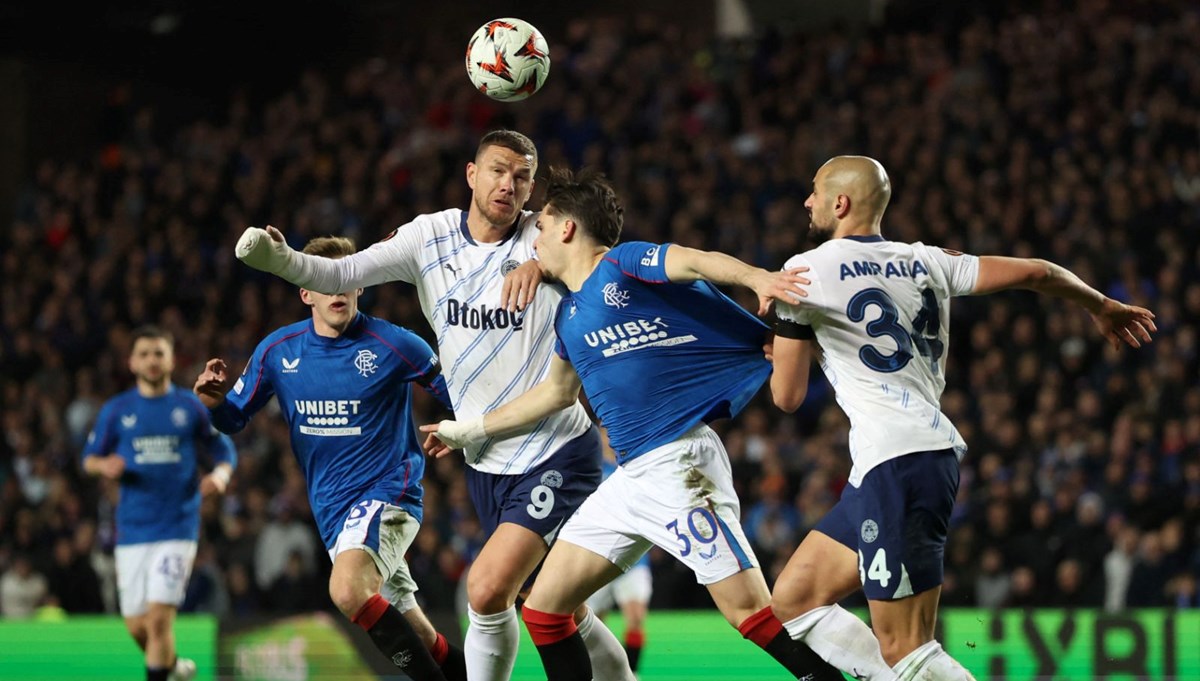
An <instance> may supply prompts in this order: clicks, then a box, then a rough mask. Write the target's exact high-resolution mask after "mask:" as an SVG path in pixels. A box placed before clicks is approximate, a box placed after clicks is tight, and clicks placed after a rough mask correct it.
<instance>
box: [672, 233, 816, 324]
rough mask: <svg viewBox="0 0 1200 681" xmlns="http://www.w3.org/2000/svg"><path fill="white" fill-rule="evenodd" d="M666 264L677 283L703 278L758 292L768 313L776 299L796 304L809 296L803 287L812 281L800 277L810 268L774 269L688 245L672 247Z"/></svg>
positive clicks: (762, 308) (762, 309) (760, 307)
mask: <svg viewBox="0 0 1200 681" xmlns="http://www.w3.org/2000/svg"><path fill="white" fill-rule="evenodd" d="M663 267H664V269H665V270H666V273H667V278H668V279H670V280H671V281H674V282H689V281H696V280H697V279H703V280H704V281H709V282H712V283H714V284H719V285H728V286H744V287H746V288H748V289H750V290H751V291H754V292H755V293H756V294H758V313H759V314H760V315H764V314H766V313H767V311H768V310H769V309H770V306H771V301H773V300H778V301H782V302H786V303H795V302H796V301H797V300H799V299H800V298H803V297H805V296H807V295H808V294H807V293H806V292H805V291H804V289H803V288H802V287H804V286H808V285H809V284H810V283H812V282H810V281H809V280H808V279H806V278H804V277H802V276H800V273H801V272H806V271H808V268H807V267H798V268H794V269H790V270H787V271H784V272H770V271H767V270H764V269H763V268H761V267H754V266H752V265H748V264H746V263H744V262H742V261H741V260H738V259H737V258H735V257H733V256H731V255H726V254H724V253H717V252H715V251H700V250H696V249H694V248H687V247H685V246H674V245H673V246H671V247H670V248H668V249H667V255H666V260H665V261H664V265H663Z"/></svg>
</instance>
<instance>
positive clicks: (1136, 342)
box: [972, 256, 1158, 348]
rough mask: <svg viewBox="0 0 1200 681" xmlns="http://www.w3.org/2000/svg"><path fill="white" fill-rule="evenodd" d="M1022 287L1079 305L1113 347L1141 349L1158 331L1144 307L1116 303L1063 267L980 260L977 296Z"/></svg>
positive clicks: (1025, 261)
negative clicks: (1089, 315) (1123, 346)
mask: <svg viewBox="0 0 1200 681" xmlns="http://www.w3.org/2000/svg"><path fill="white" fill-rule="evenodd" d="M1012 288H1023V289H1028V290H1030V291H1036V292H1038V293H1043V294H1045V295H1049V296H1054V297H1056V298H1062V299H1064V300H1068V301H1070V302H1073V303H1076V304H1077V305H1080V306H1081V307H1083V308H1084V309H1086V310H1087V311H1088V313H1089V314H1091V315H1092V321H1093V322H1094V323H1095V324H1096V328H1097V330H1098V331H1099V332H1100V334H1101V335H1103V336H1104V337H1105V338H1106V339H1107V340H1108V342H1109V343H1110V344H1111V345H1112V346H1113V347H1114V348H1119V347H1120V346H1121V344H1122V343H1124V344H1126V345H1129V346H1131V347H1135V348H1138V347H1141V345H1142V343H1149V342H1151V335H1150V334H1151V333H1153V332H1154V331H1157V330H1158V328H1157V327H1156V326H1155V325H1154V313H1153V312H1151V311H1150V310H1147V309H1145V308H1142V307H1137V306H1134V305H1127V304H1125V303H1122V302H1120V301H1118V300H1113V299H1112V298H1109V297H1108V296H1106V295H1104V294H1103V293H1101V292H1099V291H1097V290H1096V289H1094V288H1092V287H1091V286H1088V285H1087V284H1086V283H1085V282H1084V281H1083V280H1082V279H1080V278H1079V277H1078V276H1076V275H1075V273H1074V272H1072V271H1070V270H1068V269H1067V268H1065V267H1062V266H1061V265H1056V264H1055V263H1052V262H1049V261H1046V260H1041V259H1038V258H1005V257H1000V256H983V257H981V258H980V259H979V278H978V280H977V281H976V283H975V290H974V291H972V293H974V294H977V295H978V294H984V293H991V292H993V291H1003V290H1005V289H1012Z"/></svg>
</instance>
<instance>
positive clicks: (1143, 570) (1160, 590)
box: [1125, 532, 1171, 608]
mask: <svg viewBox="0 0 1200 681" xmlns="http://www.w3.org/2000/svg"><path fill="white" fill-rule="evenodd" d="M1170 576H1171V575H1170V572H1169V571H1168V568H1167V565H1166V564H1165V562H1164V560H1163V547H1162V537H1161V536H1160V535H1159V534H1158V533H1157V532H1147V533H1146V534H1144V535H1142V542H1141V545H1140V546H1139V547H1138V556H1137V560H1135V561H1134V563H1133V574H1132V575H1130V578H1129V591H1128V592H1127V596H1126V597H1125V605H1127V606H1129V607H1131V608H1157V607H1159V606H1161V605H1165V604H1166V603H1165V588H1166V584H1167V579H1169V578H1170Z"/></svg>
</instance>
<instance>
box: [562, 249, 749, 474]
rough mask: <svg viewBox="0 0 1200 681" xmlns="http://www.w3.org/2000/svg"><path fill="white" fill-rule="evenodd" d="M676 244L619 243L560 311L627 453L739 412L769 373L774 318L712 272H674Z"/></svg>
mask: <svg viewBox="0 0 1200 681" xmlns="http://www.w3.org/2000/svg"><path fill="white" fill-rule="evenodd" d="M669 247H670V246H669V244H663V245H658V244H650V243H644V242H627V243H623V244H618V245H617V246H616V247H615V248H613V249H612V250H611V251H609V252H608V253H607V254H605V256H604V258H603V259H602V260H601V261H600V264H599V265H597V266H596V269H595V270H594V271H593V272H592V274H591V276H589V277H588V278H587V280H586V281H584V282H583V286H582V287H581V288H580V290H578V291H576V292H574V293H572V294H571V295H569V296H567V297H565V298H563V300H562V302H561V303H560V304H559V308H558V317H557V319H556V320H555V331H556V332H557V333H558V342H557V345H556V347H555V350H556V351H557V352H558V355H559V356H560V357H562V358H563V359H565V360H567V361H569V362H571V364H573V365H574V366H575V370H576V372H578V373H579V378H580V379H581V380H582V382H583V391H584V394H586V395H587V398H588V402H589V403H590V404H591V406H592V409H593V410H594V411H595V412H596V415H597V416H598V417H599V418H600V421H601V423H603V424H604V427H605V428H606V429H607V430H608V437H609V442H610V444H611V445H612V447H613V449H615V450H616V452H617V459H618V461H619V462H620V463H625V462H626V461H628V460H630V459H632V458H634V457H636V456H638V455H640V454H643V453H645V452H647V451H650V450H651V449H654V448H655V447H659V446H662V445H664V444H667V443H668V442H671V441H673V440H675V439H676V438H678V437H679V436H681V435H683V434H684V433H686V432H687V431H688V430H690V429H691V428H692V427H694V426H696V425H697V424H699V423H701V422H704V423H707V422H710V421H713V420H716V419H719V418H724V417H729V416H733V415H734V414H737V413H738V412H739V411H741V409H742V407H744V406H745V405H746V403H747V402H748V401H749V400H750V398H751V397H753V396H754V394H755V393H756V392H758V389H759V388H760V387H762V384H763V381H765V380H766V378H767V376H769V375H770V373H771V364H770V363H769V362H768V361H767V360H766V359H765V358H764V357H763V351H762V346H763V343H764V342H765V340H766V334H767V326H766V324H764V323H762V322H761V321H759V320H758V319H757V318H756V317H754V315H752V314H750V313H749V312H747V311H746V310H744V309H743V308H742V307H741V306H740V305H738V304H737V303H735V302H734V301H732V300H730V299H729V298H728V297H727V296H725V294H723V293H721V292H720V291H719V290H718V289H717V288H716V287H715V286H713V285H712V284H710V283H708V282H704V281H695V282H690V283H686V284H683V283H671V282H669V281H668V280H667V275H666V271H665V267H664V264H665V261H666V252H667V249H668V248H669Z"/></svg>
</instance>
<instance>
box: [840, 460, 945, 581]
mask: <svg viewBox="0 0 1200 681" xmlns="http://www.w3.org/2000/svg"><path fill="white" fill-rule="evenodd" d="M858 492H859V493H858V494H857V495H856V497H855V499H856V504H855V506H856V511H855V514H854V520H855V522H856V523H857V525H856V528H855V529H856V530H857V543H858V565H859V578H860V580H861V581H862V584H863V592H864V593H865V594H866V596H867V599H868V600H879V601H884V600H896V599H906V598H908V597H910V596H913V595H915V594H919V593H923V592H925V591H928V590H930V589H933V588H936V587H939V586H941V584H942V577H943V556H944V554H945V547H946V535H947V533H948V531H949V526H950V514H951V513H952V512H953V510H954V498H955V496H956V495H957V493H958V459H957V457H956V456H955V455H954V453H953V452H952V451H951V450H942V451H937V452H917V453H914V454H907V455H905V456H901V457H897V458H895V459H892V460H890V461H885V462H884V463H882V464H880V465H878V466H876V467H875V468H873V469H871V470H870V471H869V472H868V473H867V475H866V476H865V477H864V478H863V481H862V484H861V485H860V486H859V490H858Z"/></svg>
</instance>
